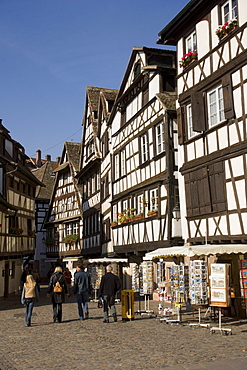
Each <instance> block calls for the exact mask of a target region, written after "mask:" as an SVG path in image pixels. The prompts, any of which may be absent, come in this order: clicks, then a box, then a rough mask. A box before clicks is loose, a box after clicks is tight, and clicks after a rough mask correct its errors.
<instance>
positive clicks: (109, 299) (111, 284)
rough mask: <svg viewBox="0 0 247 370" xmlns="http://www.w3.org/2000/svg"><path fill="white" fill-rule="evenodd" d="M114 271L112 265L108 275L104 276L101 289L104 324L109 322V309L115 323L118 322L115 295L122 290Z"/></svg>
mask: <svg viewBox="0 0 247 370" xmlns="http://www.w3.org/2000/svg"><path fill="white" fill-rule="evenodd" d="M112 270H113V269H112V265H108V266H107V267H106V274H105V275H104V276H102V278H101V282H100V288H99V298H103V312H104V320H103V322H104V323H108V322H109V316H108V309H109V307H110V310H111V314H112V316H113V319H114V321H117V313H116V307H115V295H116V293H117V292H118V291H119V290H120V288H121V284H120V280H119V278H118V276H117V275H114V274H113V273H112Z"/></svg>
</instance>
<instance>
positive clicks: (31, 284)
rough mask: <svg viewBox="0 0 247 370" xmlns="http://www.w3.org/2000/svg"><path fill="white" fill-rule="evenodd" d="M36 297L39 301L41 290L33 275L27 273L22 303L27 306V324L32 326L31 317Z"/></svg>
mask: <svg viewBox="0 0 247 370" xmlns="http://www.w3.org/2000/svg"><path fill="white" fill-rule="evenodd" d="M35 299H36V300H37V301H38V299H39V292H38V289H37V284H36V282H35V281H34V278H33V276H32V275H27V277H26V282H25V283H24V285H23V289H22V294H21V303H22V304H24V305H25V306H26V316H25V321H26V326H31V317H32V312H33V306H34V301H35Z"/></svg>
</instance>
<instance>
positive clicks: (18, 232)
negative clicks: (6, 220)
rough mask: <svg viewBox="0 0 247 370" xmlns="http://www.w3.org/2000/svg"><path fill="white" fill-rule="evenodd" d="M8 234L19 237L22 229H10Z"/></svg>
mask: <svg viewBox="0 0 247 370" xmlns="http://www.w3.org/2000/svg"><path fill="white" fill-rule="evenodd" d="M9 233H10V234H13V235H21V234H22V233H23V229H21V228H19V227H10V229H9Z"/></svg>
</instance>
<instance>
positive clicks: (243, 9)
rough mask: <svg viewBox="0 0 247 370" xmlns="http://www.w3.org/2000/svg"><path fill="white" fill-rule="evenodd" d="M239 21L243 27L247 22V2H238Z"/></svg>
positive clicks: (239, 0) (243, 0) (242, 0)
mask: <svg viewBox="0 0 247 370" xmlns="http://www.w3.org/2000/svg"><path fill="white" fill-rule="evenodd" d="M238 19H239V26H242V25H243V24H244V23H245V22H246V20H247V6H246V0H238Z"/></svg>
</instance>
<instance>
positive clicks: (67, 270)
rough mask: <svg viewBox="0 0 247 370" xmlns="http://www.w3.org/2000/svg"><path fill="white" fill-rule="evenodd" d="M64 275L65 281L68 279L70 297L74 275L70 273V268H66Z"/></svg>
mask: <svg viewBox="0 0 247 370" xmlns="http://www.w3.org/2000/svg"><path fill="white" fill-rule="evenodd" d="M63 274H64V276H65V279H66V284H67V288H68V294H69V296H70V295H71V279H72V274H71V272H70V271H69V269H68V267H66V268H65V270H64V273H63Z"/></svg>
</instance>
